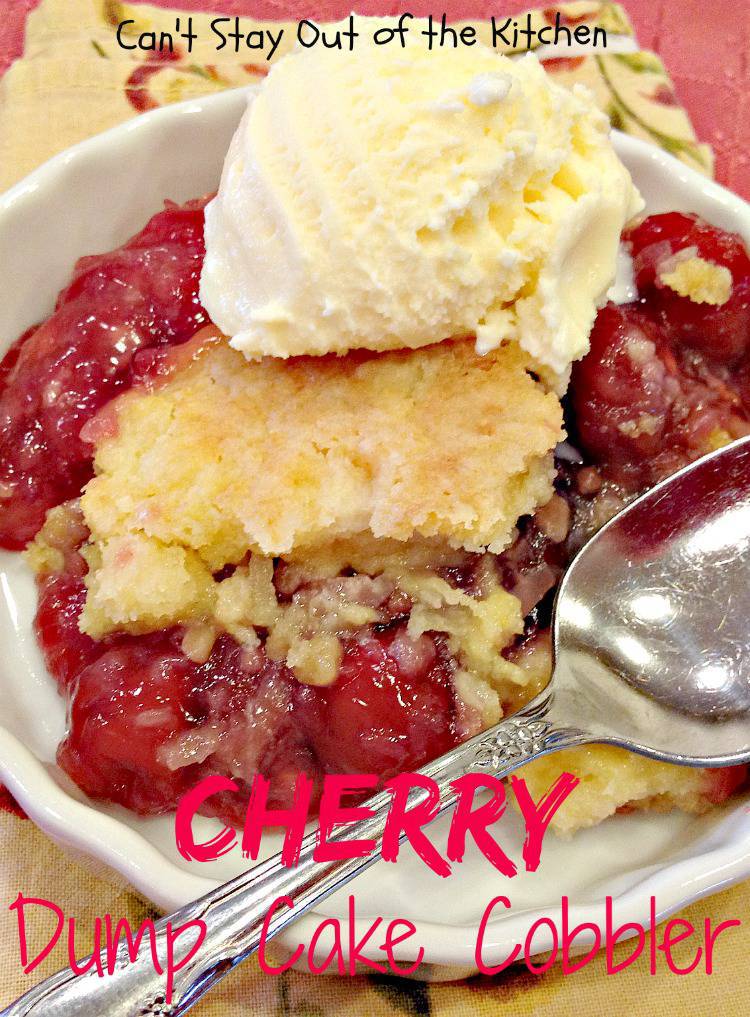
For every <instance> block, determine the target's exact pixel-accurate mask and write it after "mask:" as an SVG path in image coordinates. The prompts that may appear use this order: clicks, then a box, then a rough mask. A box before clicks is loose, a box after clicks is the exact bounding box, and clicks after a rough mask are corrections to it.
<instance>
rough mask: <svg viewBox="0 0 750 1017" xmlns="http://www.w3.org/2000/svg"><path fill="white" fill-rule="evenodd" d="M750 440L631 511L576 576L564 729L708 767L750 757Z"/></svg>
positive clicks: (590, 551) (559, 617)
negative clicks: (573, 727)
mask: <svg viewBox="0 0 750 1017" xmlns="http://www.w3.org/2000/svg"><path fill="white" fill-rule="evenodd" d="M749 578H750V439H748V438H743V439H741V440H740V441H737V442H734V443H733V444H731V445H728V446H726V447H725V448H722V449H719V450H718V451H717V452H714V453H712V454H710V455H708V456H705V457H704V458H703V459H700V460H698V461H697V462H695V463H692V464H691V465H689V466H686V467H685V468H684V469H682V470H680V471H679V472H678V473H676V474H674V475H673V476H672V477H669V478H668V479H667V480H665V481H663V482H662V483H661V484H659V485H657V486H656V487H654V488H652V489H651V490H650V491H649V492H648V493H647V494H645V495H642V496H641V497H640V498H638V499H636V500H635V501H634V502H632V503H631V504H630V505H629V506H628V507H627V508H626V509H624V510H623V511H622V512H620V513H619V514H618V515H616V516H615V517H614V518H613V519H612V520H611V521H610V522H609V523H607V524H606V525H605V526H603V527H602V529H601V530H599V532H598V533H597V534H596V535H595V536H594V537H593V538H592V539H591V540H590V541H589V543H588V544H587V545H586V546H585V548H584V549H583V550H582V551H581V553H580V554H579V555H578V557H577V558H576V559H575V560H574V562H573V563H572V565H571V566H570V568H569V569H568V571H567V573H566V575H565V577H564V579H563V581H562V583H561V585H560V589H559V593H558V597H557V604H556V609H555V614H554V630H553V636H554V642H553V645H554V654H555V672H554V682H553V685H552V689H551V693H552V701H551V704H550V709H549V712H548V717H549V719H550V720H551V721H554V719H555V718H559V719H560V720H562V718H566V720H567V722H568V723H570V722H571V721H572V720H573V719H575V723H576V725H577V726H580V727H581V728H582V729H583V730H585V731H586V732H587V733H588V734H589V735H591V740H594V741H606V742H612V743H614V744H618V745H623V746H624V747H626V748H629V749H632V750H635V751H637V752H641V753H643V754H645V755H649V756H653V757H655V758H657V759H667V760H669V761H670V762H674V763H682V764H687V765H696V766H706V765H708V766H729V765H731V764H733V763H741V762H744V761H746V760H747V758H748V756H749V755H750V630H749V629H748V624H747V619H748V617H750V582H748V579H749Z"/></svg>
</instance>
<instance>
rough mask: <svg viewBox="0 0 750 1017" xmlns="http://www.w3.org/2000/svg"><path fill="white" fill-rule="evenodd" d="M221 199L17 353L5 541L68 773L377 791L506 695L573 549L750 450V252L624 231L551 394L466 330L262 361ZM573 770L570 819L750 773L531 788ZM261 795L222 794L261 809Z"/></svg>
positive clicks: (238, 805) (674, 230) (8, 435)
mask: <svg viewBox="0 0 750 1017" xmlns="http://www.w3.org/2000/svg"><path fill="white" fill-rule="evenodd" d="M203 209H204V202H203V201H194V202H189V203H188V204H186V205H184V206H181V207H179V206H176V205H173V204H168V205H167V206H166V208H165V209H164V210H163V211H162V212H160V213H159V214H158V215H156V216H154V218H153V219H151V221H150V222H149V223H148V224H147V225H146V227H145V228H144V229H143V230H142V231H141V232H140V233H138V234H137V235H136V236H135V237H133V238H132V239H131V240H130V241H128V242H127V243H126V244H125V245H124V246H123V247H121V248H119V249H118V250H116V251H113V252H110V253H108V254H102V255H96V256H93V257H88V258H84V259H82V260H81V261H79V263H78V265H77V266H76V269H75V272H74V275H73V278H72V280H71V282H70V284H69V286H68V287H67V289H65V290H64V291H63V292H62V293H61V294H60V296H59V298H58V301H57V305H56V308H55V310H54V313H53V314H52V315H51V316H50V317H49V318H48V319H47V320H46V321H45V322H43V323H42V324H40V325H39V326H37V327H36V328H33V329H31V330H29V332H27V333H26V334H25V335H23V336H22V337H21V338H20V339H19V340H18V342H17V343H16V344H15V345H14V346H13V347H12V348H11V349H10V351H9V352H8V353H7V354H6V356H5V359H4V360H3V362H2V365H0V419H1V420H2V429H1V431H0V542H1V543H2V545H3V546H4V547H5V548H8V549H12V550H21V549H24V548H26V555H27V558H28V561H29V562H30V564H31V565H32V567H33V568H34V570H35V573H36V576H37V583H38V589H39V605H38V611H37V615H36V631H37V635H38V639H39V642H40V645H41V647H42V649H43V652H44V655H45V659H46V661H47V665H48V667H49V670H50V672H51V673H52V674H53V676H54V677H55V679H56V681H57V683H58V685H59V689H60V693H61V695H63V696H65V697H66V698H67V701H68V703H69V725H68V732H67V735H66V737H65V740H64V741H63V743H62V744H61V745H60V748H59V753H58V761H59V764H60V766H61V767H62V768H63V770H64V771H65V772H66V773H67V774H68V775H69V776H70V777H71V778H72V779H73V780H74V781H75V783H76V784H77V785H78V786H79V787H80V788H81V789H82V790H83V791H84V792H86V794H88V795H90V796H91V797H92V798H97V799H104V800H108V801H112V802H117V803H120V804H122V805H124V806H125V807H127V808H128V809H132V810H134V811H135V812H137V813H140V814H152V813H159V812H163V811H166V810H170V809H173V808H174V807H175V805H176V803H177V801H178V800H179V798H180V796H181V795H182V794H183V793H184V792H185V791H186V790H188V789H189V788H191V787H193V786H194V785H195V784H196V783H197V782H198V781H199V780H200V778H201V777H203V776H205V775H207V774H209V773H220V774H226V775H230V776H231V777H232V778H234V779H235V780H236V781H237V782H238V783H239V784H240V786H241V787H245V786H246V785H248V784H249V783H250V782H251V780H252V778H253V776H254V774H255V773H257V772H262V773H263V774H265V775H266V776H267V777H269V778H270V780H271V785H272V794H273V803H274V804H275V805H276V806H282V805H283V804H285V803H287V802H288V801H289V796H290V793H291V790H292V787H293V783H294V779H295V776H296V774H297V773H298V772H299V771H301V770H304V771H305V772H306V773H307V774H308V775H310V776H311V777H312V778H313V780H314V781H315V783H316V786H318V787H320V784H321V781H322V777H323V776H324V774H326V773H329V772H347V771H348V772H372V773H377V774H379V775H380V776H381V777H382V778H387V777H388V776H390V775H393V774H395V773H398V772H401V771H404V770H410V769H414V768H416V767H419V766H420V765H422V764H424V763H425V762H427V761H428V760H429V759H431V758H433V757H435V756H436V755H438V754H440V753H442V752H444V751H446V750H447V749H449V748H450V747H451V746H452V745H454V744H456V743H457V742H459V741H461V740H462V739H465V738H468V737H469V736H471V735H474V734H476V733H477V732H479V731H480V730H482V729H483V728H485V727H487V726H489V725H491V724H493V723H495V722H496V721H497V720H498V719H500V718H501V717H502V716H504V715H507V714H508V713H511V712H513V711H514V710H516V709H518V708H519V707H520V706H521V705H522V704H524V703H525V702H528V701H529V700H530V699H531V698H532V697H533V696H534V695H535V694H536V693H537V692H538V691H539V690H540V689H541V688H542V687H543V686H544V684H545V683H546V682H547V680H548V677H549V672H550V645H549V633H548V623H549V614H550V602H551V597H552V595H553V591H554V589H555V587H556V585H557V583H558V581H559V579H560V576H561V574H562V572H563V570H564V569H565V566H566V563H567V562H568V561H569V560H570V558H571V556H572V554H574V553H575V551H576V550H577V549H578V548H579V547H580V546H581V545H582V543H583V542H584V541H585V540H586V539H587V537H588V536H590V535H591V533H593V532H594V530H595V529H596V528H597V527H598V526H600V525H601V524H602V523H603V522H604V521H606V520H607V519H608V518H610V517H611V516H612V514H613V513H614V512H616V511H617V510H618V509H619V508H621V507H622V506H623V505H624V504H626V503H627V501H628V500H629V499H631V498H633V497H634V496H636V495H637V494H639V493H640V492H642V491H644V490H645V489H646V488H648V487H649V486H650V485H652V484H653V483H655V482H656V481H658V480H659V479H661V478H663V477H665V476H667V475H668V474H669V473H670V472H672V471H674V470H675V469H677V468H679V467H680V466H682V465H684V464H685V463H687V462H689V461H691V460H693V459H695V458H696V457H698V456H700V455H702V454H703V453H705V452H707V451H709V450H711V449H714V448H717V447H718V446H720V445H722V444H725V443H726V442H728V441H730V440H732V439H733V438H735V437H738V436H740V435H744V434H747V433H750V356H749V354H748V341H749V340H750V260H749V259H748V255H747V252H746V250H745V248H744V247H743V245H742V242H741V241H740V239H739V238H738V237H737V236H736V235H734V234H731V233H727V232H724V231H722V230H719V229H717V228H714V227H713V226H711V225H709V224H708V223H705V222H703V221H702V220H700V219H699V218H698V217H696V216H693V215H685V214H681V213H670V214H665V215H656V216H651V217H649V218H647V219H645V220H643V221H641V222H640V223H638V224H636V225H634V226H631V227H630V228H629V229H628V230H627V231H626V233H625V235H624V243H625V246H626V247H627V249H628V250H629V252H630V254H631V256H632V259H633V264H634V270H635V280H636V284H637V289H638V299H637V300H635V301H634V302H632V303H628V304H623V305H616V304H614V303H608V304H607V305H606V306H605V307H603V308H602V309H601V310H600V312H599V314H598V317H597V319H596V323H595V326H594V329H593V333H592V335H591V349H590V352H589V353H588V354H587V355H586V356H585V358H584V359H583V360H581V361H579V362H578V363H577V364H576V365H575V366H574V368H573V373H572V379H571V383H570V387H569V389H568V392H567V395H566V396H565V397H564V399H563V401H562V403H561V401H560V399H559V397H558V395H557V394H555V392H554V391H552V390H551V389H550V388H549V386H548V385H546V384H545V382H544V379H543V378H541V377H540V375H539V373H538V371H536V370H535V365H534V363H533V362H532V361H531V360H530V358H529V356H528V355H527V354H526V353H524V352H523V351H522V350H521V349H520V347H518V346H517V345H516V344H505V345H501V346H500V347H499V348H498V349H495V350H493V351H491V352H490V353H488V354H487V355H486V356H479V355H478V354H477V353H476V352H475V349H474V343H473V338H472V337H466V338H464V339H461V338H458V339H453V340H451V341H445V342H437V341H436V343H435V345H433V346H423V347H422V348H420V349H417V350H395V351H391V352H385V353H383V352H381V353H372V352H365V351H353V352H349V353H347V354H346V355H344V356H338V357H337V356H330V355H329V356H320V357H306V356H300V357H294V358H291V359H289V360H283V361H282V360H276V359H273V358H262V359H259V360H256V361H248V360H246V359H245V358H244V357H243V356H242V354H241V353H240V352H237V351H236V350H234V349H232V348H230V346H229V345H228V344H227V342H226V341H225V337H223V336H222V335H221V333H220V332H219V330H218V329H217V328H216V327H214V326H213V325H212V323H211V322H210V321H209V318H208V315H207V313H206V311H205V310H204V309H203V308H202V306H201V304H200V301H199V297H198V280H199V275H200V271H201V265H202V261H203V257H204V246H203ZM441 338H442V337H441V336H436V337H435V339H436V340H439V339H441ZM555 447H556V452H555V454H554V456H553V453H552V451H551V450H552V449H554V448H555ZM539 506H541V507H539ZM564 769H568V770H571V771H572V772H574V773H575V774H576V775H578V776H579V777H580V778H581V786H580V788H579V789H578V790H577V791H576V793H575V794H574V795H572V796H571V798H570V799H569V801H568V802H567V803H566V806H565V807H564V808H563V809H562V810H561V811H560V812H559V813H558V815H557V823H558V826H559V828H560V829H562V830H563V831H572V830H574V829H576V828H578V827H581V826H585V825H589V824H592V823H595V822H598V821H599V820H601V819H603V818H605V817H606V816H608V815H610V814H612V813H613V812H615V811H618V810H623V809H630V808H664V809H666V808H671V807H674V806H678V807H681V808H683V809H686V810H688V811H691V812H702V811H704V810H705V809H707V808H709V807H710V806H711V805H712V804H714V803H718V802H721V801H723V800H724V799H726V798H727V796H728V795H729V794H730V793H731V792H732V791H733V790H734V789H736V788H737V787H738V786H739V785H740V784H741V783H742V782H743V780H744V779H745V770H744V768H743V767H736V768H731V769H723V770H689V769H680V768H677V767H673V766H670V765H667V764H663V763H658V762H654V761H650V760H647V759H643V758H641V757H637V756H635V755H631V754H628V753H626V752H624V751H622V750H618V749H614V748H611V747H604V746H591V747H588V748H584V749H580V750H574V751H573V750H571V751H568V752H563V753H559V754H557V755H554V756H551V757H547V758H546V759H543V760H541V761H539V762H537V763H535V764H533V765H532V766H530V767H528V768H527V769H526V771H525V777H526V779H527V781H528V782H529V785H530V788H531V790H532V792H533V791H535V790H538V791H539V792H541V791H542V790H544V789H546V787H547V786H548V785H549V783H550V782H551V780H552V779H553V778H554V776H555V774H556V773H557V772H560V771H562V770H564ZM243 801H246V796H243V795H238V796H236V799H235V798H233V797H232V796H229V795H227V796H225V797H223V798H222V797H218V798H214V799H213V800H212V808H214V809H215V810H216V813H217V814H218V815H220V816H221V817H222V818H223V819H225V820H227V821H229V822H232V823H235V824H241V822H242V819H243V812H244V806H243Z"/></svg>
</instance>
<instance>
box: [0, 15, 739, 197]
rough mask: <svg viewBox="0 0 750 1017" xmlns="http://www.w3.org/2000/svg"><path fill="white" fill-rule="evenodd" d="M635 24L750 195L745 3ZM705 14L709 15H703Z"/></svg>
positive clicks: (724, 167)
mask: <svg viewBox="0 0 750 1017" xmlns="http://www.w3.org/2000/svg"><path fill="white" fill-rule="evenodd" d="M151 2H153V3H155V4H156V5H157V6H162V7H172V6H179V7H181V8H182V9H190V8H194V9H200V10H206V9H215V10H216V11H220V12H222V13H226V14H253V15H254V16H255V17H257V18H286V19H296V18H303V17H313V18H318V19H319V20H333V19H335V18H339V17H344V16H346V15H347V14H348V13H349V11H350V10H351V9H352V3H351V2H349V0H180V2H179V4H176V3H175V2H174V0H171V2H170V0H151ZM621 2H622V4H623V6H624V7H625V9H626V10H627V12H628V14H629V15H630V18H631V20H632V22H633V24H634V25H635V28H636V32H637V35H638V41H639V43H640V46H641V47H642V48H644V49H653V50H655V51H656V52H657V53H659V55H660V56H661V57H662V59H663V60H664V62H665V63H666V65H667V68H668V70H669V71H670V73H671V75H672V78H673V80H674V82H675V84H676V86H677V93H678V96H679V98H680V100H681V102H682V104H683V105H684V106H685V107H686V108H687V110H688V112H689V113H690V116H691V118H692V120H693V123H694V125H695V129H696V131H697V133H698V137H699V138H700V139H701V141H707V142H708V143H709V144H711V145H712V146H713V148H714V151H715V152H716V175H717V177H718V179H719V180H720V181H721V182H722V183H725V184H727V185H728V186H729V187H731V188H732V189H733V190H735V191H737V192H738V193H740V194H742V195H743V196H744V197H745V198H748V199H750V154H749V151H748V145H747V141H746V138H745V134H744V130H745V128H746V127H747V125H748V124H750V57H749V56H748V54H750V0H713V2H712V3H711V4H710V5H708V4H706V2H705V0H621ZM37 3H38V0H3V2H2V3H0V73H2V71H3V70H4V69H5V68H6V67H7V66H8V64H9V63H10V62H11V60H13V59H15V57H17V56H19V55H20V53H21V49H22V44H23V26H24V21H25V17H26V14H27V12H28V11H29V10H31V9H32V8H33V7H35V6H36V4H37ZM353 6H354V9H355V11H356V12H357V13H359V14H389V13H397V12H398V11H399V10H409V11H411V12H412V13H413V14H428V13H431V12H432V13H442V12H443V11H446V12H447V13H448V15H449V16H450V17H467V18H468V17H472V18H473V17H479V18H481V17H489V16H490V15H493V14H494V15H496V16H497V15H499V14H501V13H508V14H510V13H513V12H515V11H522V10H526V9H528V7H530V6H532V4H531V3H530V2H529V0H499V2H496V3H494V4H493V3H487V2H485V3H482V2H481V0H443V2H442V4H441V3H439V2H438V3H428V2H427V0H412V2H406V3H397V2H394V0H390V2H389V0H359V2H356V3H354V5H353ZM709 11H710V20H709V17H708V12H709Z"/></svg>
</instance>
